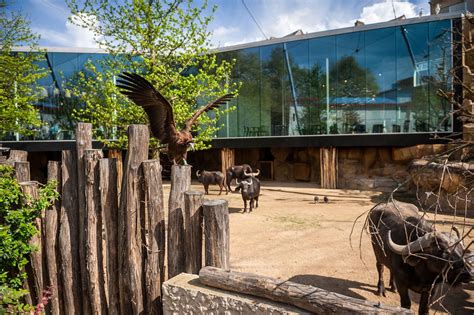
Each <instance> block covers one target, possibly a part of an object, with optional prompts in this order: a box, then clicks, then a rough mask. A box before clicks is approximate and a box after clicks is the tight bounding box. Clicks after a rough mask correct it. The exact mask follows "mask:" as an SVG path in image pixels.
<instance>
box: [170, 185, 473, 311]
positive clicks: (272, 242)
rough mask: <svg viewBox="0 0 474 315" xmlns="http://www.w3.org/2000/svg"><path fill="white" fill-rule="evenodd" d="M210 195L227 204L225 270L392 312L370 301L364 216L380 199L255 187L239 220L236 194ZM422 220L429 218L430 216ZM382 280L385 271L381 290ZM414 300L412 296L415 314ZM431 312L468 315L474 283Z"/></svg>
mask: <svg viewBox="0 0 474 315" xmlns="http://www.w3.org/2000/svg"><path fill="white" fill-rule="evenodd" d="M233 187H234V186H233ZM192 190H200V191H204V189H203V187H202V185H201V184H199V183H198V182H194V181H193V183H192ZM209 193H210V194H209V195H206V196H205V199H226V200H228V202H229V213H230V265H231V269H232V270H235V271H242V272H251V273H257V274H261V275H266V276H271V277H275V278H281V279H287V280H291V281H295V282H299V283H303V284H310V285H314V286H316V287H319V288H322V289H325V290H329V291H334V292H337V293H340V294H344V295H347V296H351V297H355V298H361V299H366V300H371V301H380V302H381V303H383V304H387V305H393V306H399V296H398V294H397V293H392V292H387V297H379V296H377V295H376V294H375V293H376V290H377V287H376V284H377V271H376V268H375V258H374V255H373V251H372V246H371V244H370V238H369V236H368V235H367V234H366V233H365V232H362V229H363V225H364V221H365V217H366V215H365V214H364V213H365V212H366V211H368V210H369V209H370V208H371V207H372V206H374V205H375V204H376V203H377V202H379V201H380V200H381V199H382V198H385V197H384V195H382V194H381V193H378V192H367V191H357V190H326V189H319V188H315V187H314V185H312V184H309V183H276V182H262V191H261V196H260V202H259V207H258V209H255V210H254V211H253V212H252V213H242V210H243V202H242V199H241V195H240V194H238V193H229V194H228V195H226V194H225V193H223V194H222V195H220V196H219V195H218V193H219V190H218V187H217V186H211V188H210V190H209ZM168 194H169V182H168V183H166V184H165V200H167V199H168ZM315 195H318V196H320V199H322V196H327V197H328V198H329V203H327V204H326V203H317V204H315V203H314V201H313V200H314V196H315ZM320 202H321V201H320ZM166 208H167V207H166ZM360 215H362V217H360V218H359V219H358V221H357V222H356V223H355V225H354V222H355V221H356V219H357V217H359V216H360ZM428 218H429V219H433V218H434V215H433V214H430V215H429V217H428ZM436 219H437V222H443V221H445V222H452V216H447V215H444V216H443V215H438V216H437V218H436ZM458 220H460V219H458ZM473 225H474V219H468V221H467V227H468V228H470V227H471V226H473ZM446 228H448V224H445V226H442V224H438V225H437V229H439V230H442V229H446ZM352 229H353V233H352V237H351V230H352ZM388 277H389V273H388V271H387V270H386V272H385V278H386V280H385V283H386V286H387V287H388ZM418 299H419V297H418V296H417V295H416V294H414V293H413V294H412V301H413V302H412V310H414V311H415V312H416V311H417V310H418V304H417V302H418ZM431 313H432V314H441V313H452V314H473V313H474V283H471V284H468V285H463V286H461V287H458V288H453V289H451V290H450V291H449V292H448V294H447V295H446V297H445V298H444V300H443V301H442V305H439V304H437V305H433V306H432V307H431Z"/></svg>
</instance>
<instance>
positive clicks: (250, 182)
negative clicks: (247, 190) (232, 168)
mask: <svg viewBox="0 0 474 315" xmlns="http://www.w3.org/2000/svg"><path fill="white" fill-rule="evenodd" d="M247 183H249V185H252V177H250V181H249V182H247Z"/></svg>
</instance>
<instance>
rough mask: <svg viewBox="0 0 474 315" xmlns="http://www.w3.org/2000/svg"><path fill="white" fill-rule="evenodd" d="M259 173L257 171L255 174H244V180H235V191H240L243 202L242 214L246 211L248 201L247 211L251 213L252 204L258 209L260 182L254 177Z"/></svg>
mask: <svg viewBox="0 0 474 315" xmlns="http://www.w3.org/2000/svg"><path fill="white" fill-rule="evenodd" d="M259 174H260V171H259V170H257V172H256V173H248V172H245V176H246V177H247V178H246V179H243V180H242V181H239V180H238V179H236V180H235V182H236V183H237V185H238V186H237V188H236V189H235V190H237V189H240V193H241V194H242V200H243V201H244V213H245V212H246V210H247V201H249V211H248V212H252V209H253V204H254V202H255V208H258V196H259V195H260V181H259V180H258V178H256V177H255V176H258V175H259Z"/></svg>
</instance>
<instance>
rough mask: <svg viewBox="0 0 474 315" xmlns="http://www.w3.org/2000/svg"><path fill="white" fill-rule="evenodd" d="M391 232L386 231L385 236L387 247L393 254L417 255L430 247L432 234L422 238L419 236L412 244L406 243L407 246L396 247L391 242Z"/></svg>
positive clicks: (396, 245)
mask: <svg viewBox="0 0 474 315" xmlns="http://www.w3.org/2000/svg"><path fill="white" fill-rule="evenodd" d="M391 232H392V231H388V235H387V241H388V247H389V248H390V249H391V250H392V252H394V253H395V254H398V255H402V256H407V255H409V254H414V253H418V252H419V251H422V250H423V249H424V248H427V247H429V246H430V245H431V240H432V239H433V237H434V232H432V233H427V234H425V235H423V236H420V237H419V238H417V239H416V240H414V241H413V242H410V243H408V244H407V245H398V244H395V243H394V242H393V240H392V234H391Z"/></svg>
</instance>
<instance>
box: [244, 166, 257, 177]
mask: <svg viewBox="0 0 474 315" xmlns="http://www.w3.org/2000/svg"><path fill="white" fill-rule="evenodd" d="M259 174H260V170H259V169H258V168H257V172H256V173H252V172H250V173H249V172H247V171H244V175H245V176H247V177H251V176H258V175H259Z"/></svg>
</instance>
